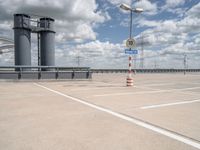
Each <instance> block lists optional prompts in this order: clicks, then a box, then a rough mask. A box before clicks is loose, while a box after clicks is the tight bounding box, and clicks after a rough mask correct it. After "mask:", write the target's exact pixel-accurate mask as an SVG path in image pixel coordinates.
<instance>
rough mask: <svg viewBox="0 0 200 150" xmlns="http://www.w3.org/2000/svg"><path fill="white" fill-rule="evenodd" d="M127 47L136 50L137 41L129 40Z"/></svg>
mask: <svg viewBox="0 0 200 150" xmlns="http://www.w3.org/2000/svg"><path fill="white" fill-rule="evenodd" d="M126 47H128V48H134V47H135V40H134V39H128V40H126Z"/></svg>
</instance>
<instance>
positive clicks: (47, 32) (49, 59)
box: [40, 18, 55, 66]
mask: <svg viewBox="0 0 200 150" xmlns="http://www.w3.org/2000/svg"><path fill="white" fill-rule="evenodd" d="M40 27H41V31H40V53H41V55H40V56H41V66H55V31H54V19H52V18H40Z"/></svg>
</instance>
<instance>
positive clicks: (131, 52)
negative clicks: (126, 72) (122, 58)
mask: <svg viewBox="0 0 200 150" xmlns="http://www.w3.org/2000/svg"><path fill="white" fill-rule="evenodd" d="M125 54H138V50H130V49H125Z"/></svg>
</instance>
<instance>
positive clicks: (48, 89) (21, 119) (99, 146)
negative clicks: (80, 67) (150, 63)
mask: <svg viewBox="0 0 200 150" xmlns="http://www.w3.org/2000/svg"><path fill="white" fill-rule="evenodd" d="M125 82H126V74H112V73H110V74H94V75H93V79H92V80H82V81H80V80H79V81H46V82H44V81H42V82H37V83H36V84H35V82H30V81H27V82H25V81H24V82H4V81H1V82H0V149H2V150H55V149H58V150H62V149H63V150H66V149H67V150H83V149H84V150H105V149H106V150H133V149H134V150H135V149H136V150H161V149H162V150H169V149H170V150H177V149H181V150H190V149H191V150H192V149H199V148H198V146H197V147H195V146H194V144H193V145H192V144H187V143H184V142H181V141H180V140H177V139H176V138H175V139H174V138H170V137H169V136H166V135H165V134H160V133H158V132H155V131H154V130H151V129H149V128H144V127H143V126H140V125H137V124H135V123H131V122H129V121H127V120H125V119H123V118H120V117H116V116H114V115H112V114H109V113H106V112H105V111H101V110H98V109H95V108H94V107H89V106H87V105H84V104H82V103H80V102H78V101H74V100H73V99H76V98H77V99H78V100H82V101H84V102H88V103H89V104H92V105H95V106H96V105H97V106H98V107H101V108H102V109H104V108H105V109H108V110H111V111H113V112H116V113H120V114H124V115H127V116H128V117H130V118H131V117H133V118H136V119H139V120H141V121H142V122H144V123H147V124H150V125H153V126H155V127H158V128H162V129H164V130H166V131H169V132H170V133H172V134H175V135H180V136H181V137H185V138H186V139H188V140H191V142H194V143H196V145H199V144H200V142H199V141H200V115H199V114H200V112H199V109H200V102H199V101H197V102H193V103H188V104H177V105H171V106H164V107H157V108H152V109H141V108H142V107H143V106H152V105H159V104H171V103H175V102H183V101H192V100H198V99H200V93H199V92H200V75H199V74H187V75H185V76H184V75H183V74H137V75H134V87H126V86H125ZM40 85H41V87H40ZM43 87H44V88H43ZM65 95H66V96H65ZM70 96H71V97H70Z"/></svg>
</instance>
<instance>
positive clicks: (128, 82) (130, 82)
mask: <svg viewBox="0 0 200 150" xmlns="http://www.w3.org/2000/svg"><path fill="white" fill-rule="evenodd" d="M131 59H132V58H131V56H129V69H128V77H127V79H126V86H133V78H132V69H131Z"/></svg>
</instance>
